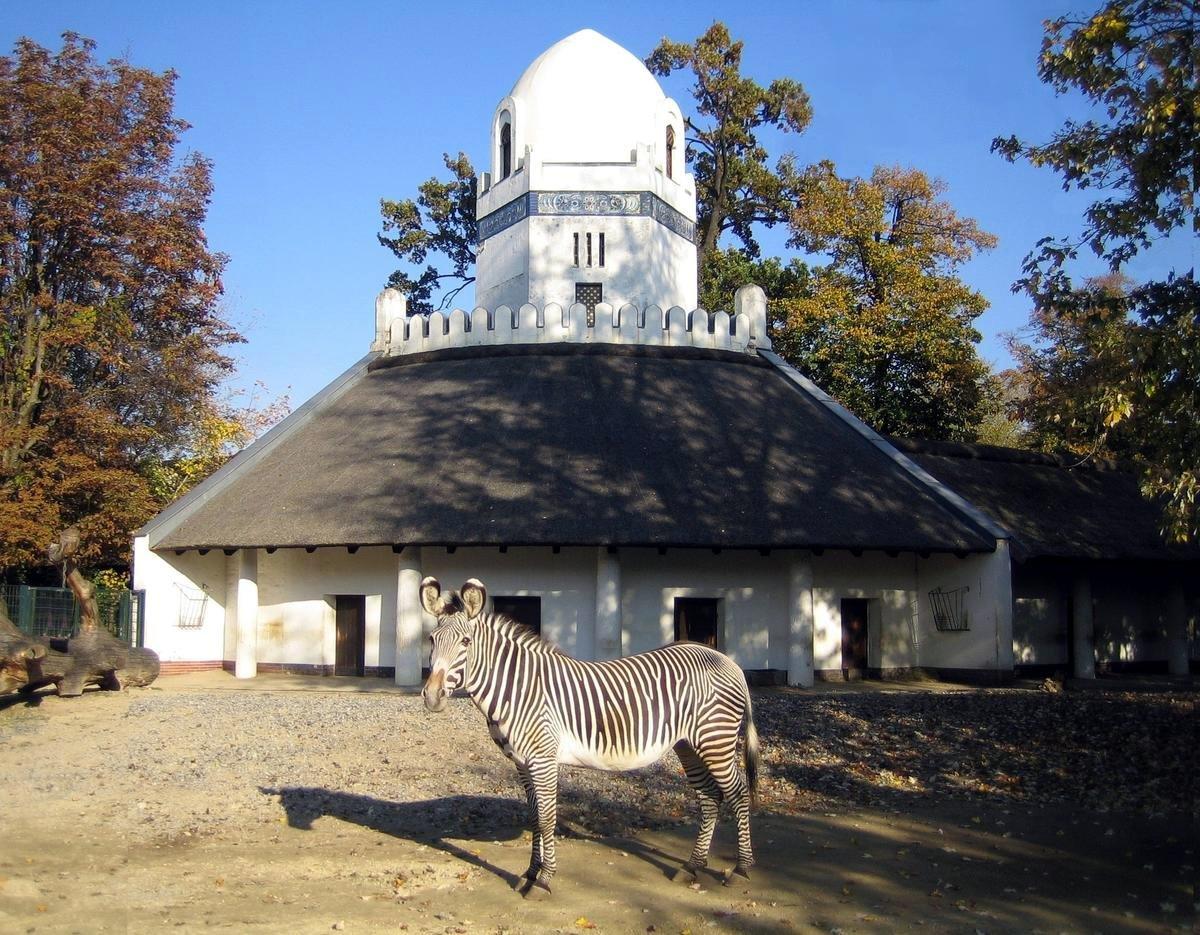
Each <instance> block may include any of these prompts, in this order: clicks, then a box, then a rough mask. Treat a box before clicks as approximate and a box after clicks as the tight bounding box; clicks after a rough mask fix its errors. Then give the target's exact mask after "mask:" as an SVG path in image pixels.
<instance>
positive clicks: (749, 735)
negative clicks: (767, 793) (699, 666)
mask: <svg viewBox="0 0 1200 935" xmlns="http://www.w3.org/2000/svg"><path fill="white" fill-rule="evenodd" d="M745 723H746V746H745V757H746V782H747V784H748V785H749V786H750V807H751V808H757V807H758V730H757V728H755V726H754V708H753V706H752V705H751V703H750V687H749V686H746V714H745Z"/></svg>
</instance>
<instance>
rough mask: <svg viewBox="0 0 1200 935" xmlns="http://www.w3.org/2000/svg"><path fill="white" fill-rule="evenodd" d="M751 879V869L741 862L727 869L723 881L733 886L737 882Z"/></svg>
mask: <svg viewBox="0 0 1200 935" xmlns="http://www.w3.org/2000/svg"><path fill="white" fill-rule="evenodd" d="M749 879H750V871H749V870H748V869H747V868H745V867H743V866H742V865H741V864H738V865H737V866H736V867H730V868H729V869H728V870H726V871H725V879H724V881H723V882H724V884H725V885H726V886H733V885H734V884H735V883H741V882H743V881H745V880H749Z"/></svg>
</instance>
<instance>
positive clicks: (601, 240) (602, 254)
mask: <svg viewBox="0 0 1200 935" xmlns="http://www.w3.org/2000/svg"><path fill="white" fill-rule="evenodd" d="M600 265H601V266H603V265H604V234H601V235H600Z"/></svg>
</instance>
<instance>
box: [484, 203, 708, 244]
mask: <svg viewBox="0 0 1200 935" xmlns="http://www.w3.org/2000/svg"><path fill="white" fill-rule="evenodd" d="M534 214H543V215H570V216H577V217H649V218H653V219H654V220H656V221H657V222H658V223H659V224H661V225H663V227H665V228H667V229H668V230H671V231H674V232H675V233H676V234H678V235H679V236H680V237H683V238H684V239H686V240H695V237H696V224H695V222H694V221H691V220H689V219H688V218H687V217H685V216H684V215H683V214H681V213H680V212H678V211H676V210H675V209H674V208H672V207H671V206H670V205H669V204H667V203H666V202H665V201H663V200H662V199H661V198H659V197H658V196H657V195H655V194H653V193H651V192H526V193H525V194H523V195H521V196H520V197H519V198H514V199H513V200H512V201H510V202H509V203H508V204H506V205H504V206H502V207H500V208H497V209H496V210H495V211H493V212H492V213H491V214H489V215H487V216H485V217H482V218H480V219H479V227H478V230H479V242H480V243H482V242H483V241H485V240H487V239H488V238H489V237H493V236H495V235H496V234H498V233H500V232H501V231H502V230H506V229H507V228H509V227H512V226H513V225H514V224H516V223H517V222H518V221H523V220H525V218H527V217H529V216H531V215H534Z"/></svg>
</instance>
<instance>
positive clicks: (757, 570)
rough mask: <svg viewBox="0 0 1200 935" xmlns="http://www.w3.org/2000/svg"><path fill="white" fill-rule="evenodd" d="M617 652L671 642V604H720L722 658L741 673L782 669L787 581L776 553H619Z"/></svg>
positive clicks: (785, 654)
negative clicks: (688, 600) (699, 600)
mask: <svg viewBox="0 0 1200 935" xmlns="http://www.w3.org/2000/svg"><path fill="white" fill-rule="evenodd" d="M620 561H621V629H622V633H621V651H622V654H624V655H630V654H631V653H639V652H644V651H645V650H647V649H654V648H655V647H657V646H662V645H664V644H666V643H669V642H671V641H672V640H673V639H674V637H675V598H677V597H709V598H718V599H720V600H721V610H722V612H723V613H722V617H723V624H724V642H725V646H724V651H725V652H726V653H727V654H728V655H729V656H730V657H732V658H733V659H734V661H735V662H737V664H738V665H740V666H741V667H742V668H744V669H787V667H788V642H787V641H788V616H787V598H788V575H787V564H786V560H785V559H784V557H783V555H782V553H776V554H773V555H772V556H769V557H763V556H761V555H759V554H758V553H757V552H749V553H747V552H723V553H722V554H720V555H714V554H712V553H711V552H707V551H703V550H699V549H697V550H682V549H675V550H671V551H669V552H667V554H666V555H659V554H658V551H657V550H656V549H621V551H620Z"/></svg>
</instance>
